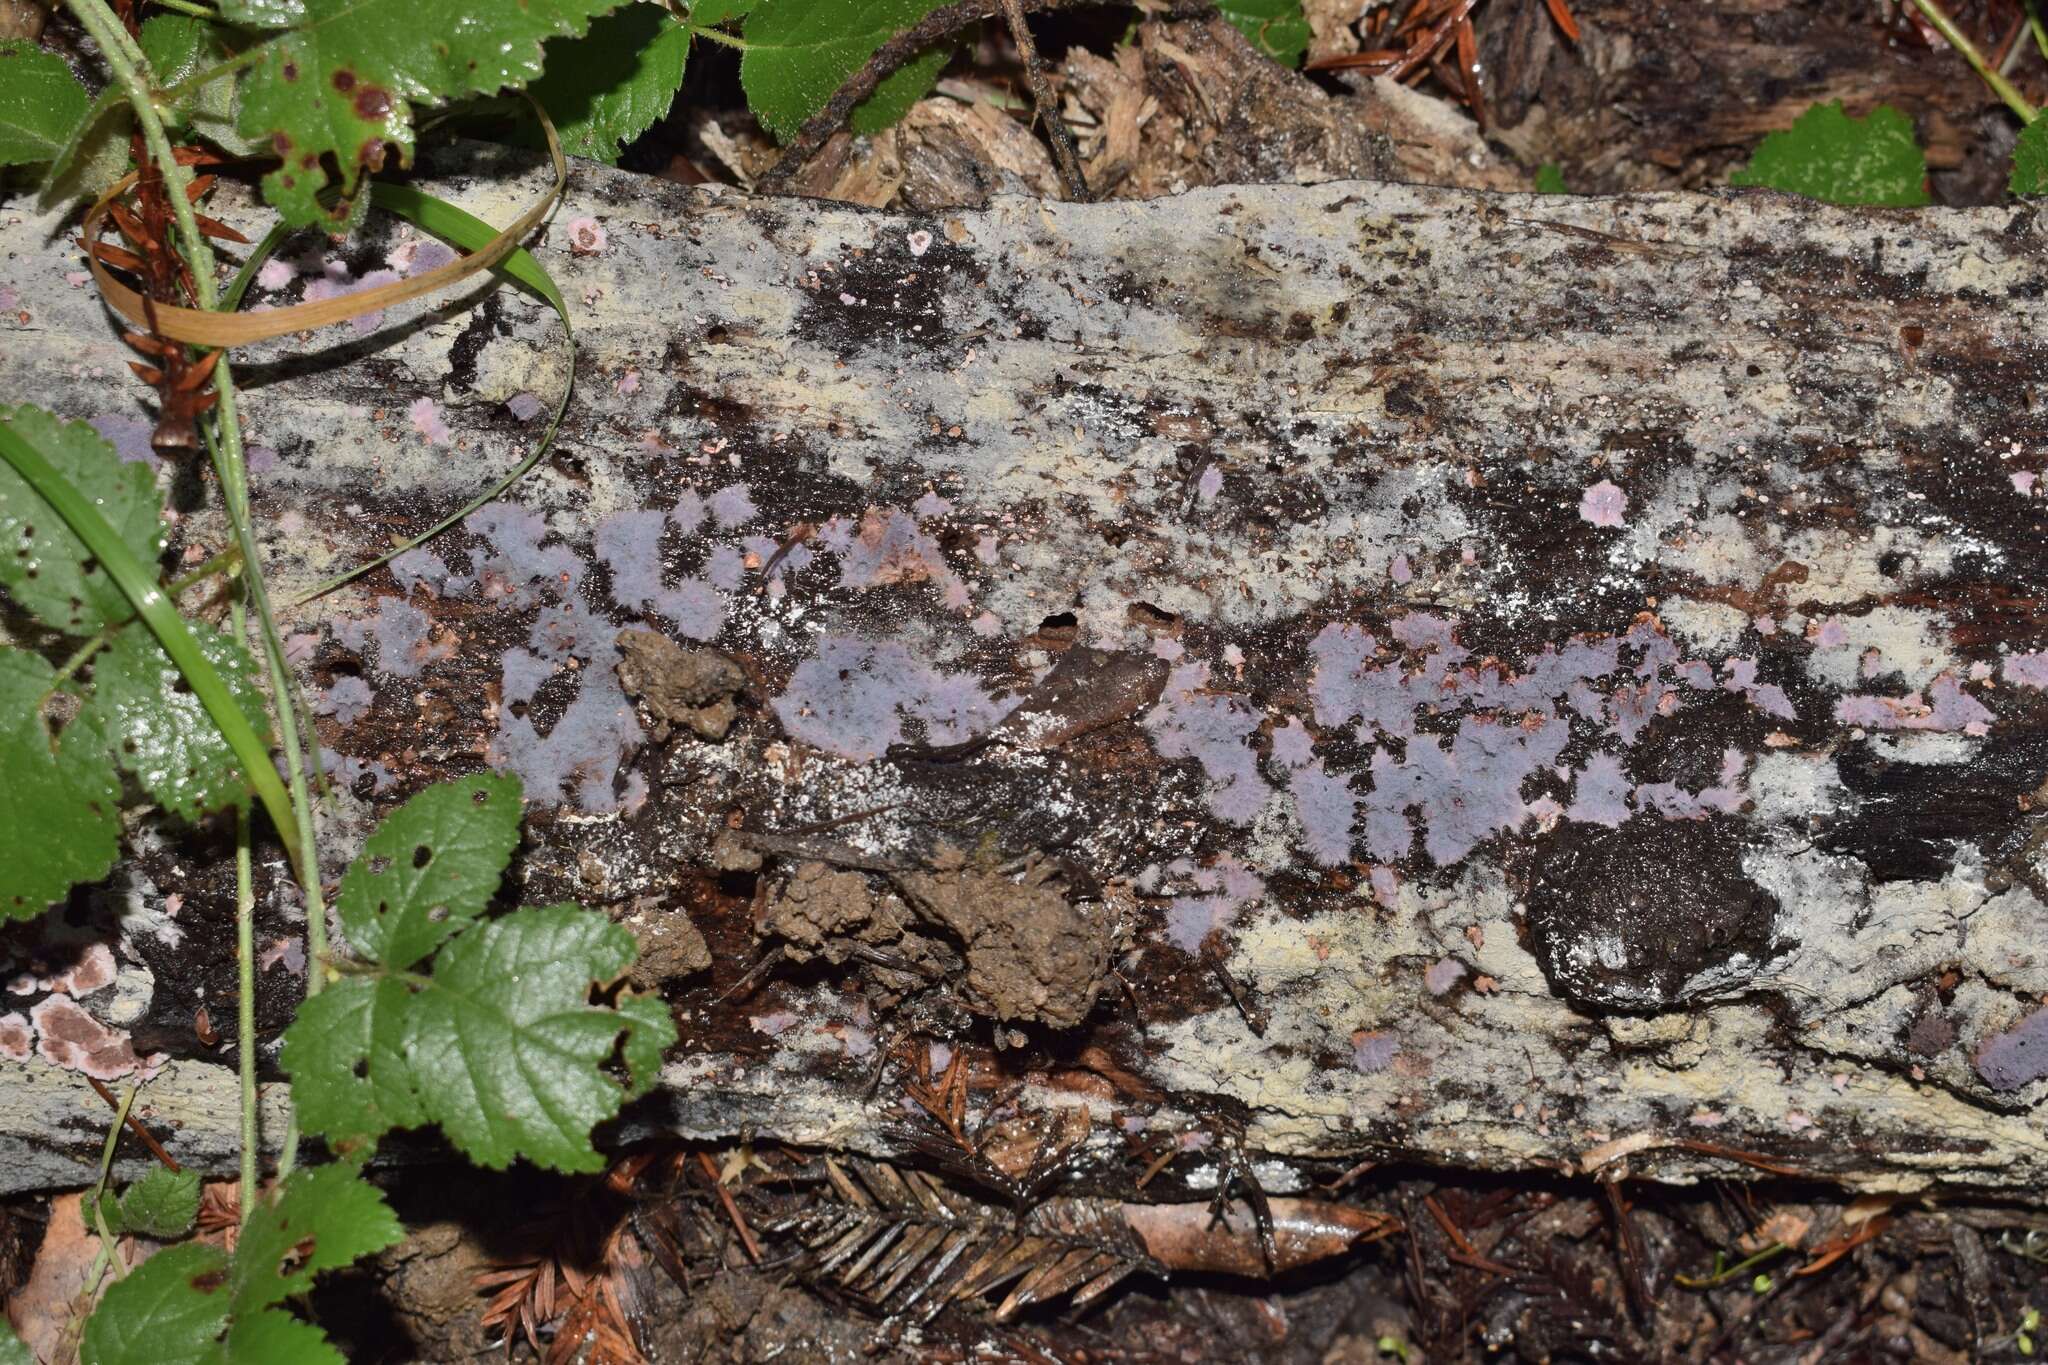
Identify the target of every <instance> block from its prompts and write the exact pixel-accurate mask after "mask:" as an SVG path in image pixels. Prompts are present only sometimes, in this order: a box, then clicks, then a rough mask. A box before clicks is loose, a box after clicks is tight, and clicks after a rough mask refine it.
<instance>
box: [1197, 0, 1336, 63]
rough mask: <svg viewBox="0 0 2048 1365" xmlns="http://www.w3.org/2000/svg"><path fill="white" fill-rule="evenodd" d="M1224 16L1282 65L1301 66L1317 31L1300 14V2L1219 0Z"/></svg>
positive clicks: (1255, 45)
mask: <svg viewBox="0 0 2048 1365" xmlns="http://www.w3.org/2000/svg"><path fill="white" fill-rule="evenodd" d="M1216 8H1217V10H1218V11H1219V12H1221V13H1222V15H1223V17H1224V18H1226V19H1228V20H1229V21H1230V22H1231V23H1233V24H1235V25H1237V31H1238V32H1240V33H1242V34H1243V35H1244V36H1245V37H1247V38H1249V39H1251V40H1252V46H1253V47H1256V48H1257V49H1258V50H1259V51H1261V52H1263V53H1265V54H1266V55H1267V56H1268V57H1271V58H1272V59H1273V60H1274V61H1276V62H1278V63H1280V65H1282V66H1299V65H1301V58H1302V54H1303V53H1305V52H1307V51H1308V43H1309V39H1311V38H1313V37H1314V36H1315V30H1314V29H1311V28H1310V27H1309V24H1308V17H1307V16H1306V15H1304V14H1303V13H1302V12H1301V0H1219V3H1218V4H1217V6H1216Z"/></svg>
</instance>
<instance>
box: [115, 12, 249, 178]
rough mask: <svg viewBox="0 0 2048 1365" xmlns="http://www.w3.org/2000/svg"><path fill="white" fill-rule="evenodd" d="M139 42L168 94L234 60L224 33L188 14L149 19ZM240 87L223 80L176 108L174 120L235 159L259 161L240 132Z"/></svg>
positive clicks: (210, 83) (226, 77) (225, 77)
mask: <svg viewBox="0 0 2048 1365" xmlns="http://www.w3.org/2000/svg"><path fill="white" fill-rule="evenodd" d="M136 41H137V42H138V43H140V44H141V46H142V55H143V56H145V57H147V58H148V59H149V73H150V75H151V76H152V77H153V78H154V79H155V82H156V85H157V88H158V89H160V90H168V89H170V88H171V87H172V86H175V85H179V84H182V83H183V82H184V81H185V80H186V79H187V78H189V77H192V76H196V75H198V74H199V73H200V72H202V71H205V70H207V69H209V68H211V67H214V66H217V65H219V64H220V63H221V62H222V61H223V60H224V59H226V57H227V56H228V55H229V54H228V50H227V46H226V44H224V43H223V42H222V41H221V29H220V28H219V26H217V25H215V24H209V23H207V22H205V21H204V20H201V19H194V18H190V17H189V16H186V15H183V14H158V15H153V16H151V17H150V18H148V19H145V20H144V21H143V23H142V32H141V33H140V34H139V35H137V38H136ZM237 90H238V87H237V86H236V84H235V80H234V77H233V76H232V75H223V76H220V77H217V78H216V79H214V80H211V81H208V82H207V83H206V84H205V85H202V86H200V87H199V88H198V89H197V90H194V91H191V92H190V93H188V94H186V95H185V96H184V97H182V98H181V99H179V100H178V101H177V103H176V104H174V105H172V106H171V108H170V110H169V113H170V115H171V118H170V119H169V120H168V121H169V122H171V123H172V124H173V125H174V126H178V127H187V128H190V129H191V130H192V131H193V132H195V133H197V134H199V135H200V136H201V137H203V138H205V139H206V140H207V141H209V142H211V143H213V144H214V145H215V146H217V147H219V148H221V149H222V150H223V151H226V152H229V153H231V154H232V155H235V156H251V155H254V154H255V152H256V150H257V148H256V145H255V144H254V143H252V142H250V141H249V140H248V139H246V138H244V137H243V136H242V135H241V133H240V132H239V131H237V130H236V128H235V117H236V112H237V109H236V106H237V104H238V103H239V100H238V98H237Z"/></svg>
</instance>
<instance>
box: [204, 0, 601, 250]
mask: <svg viewBox="0 0 2048 1365" xmlns="http://www.w3.org/2000/svg"><path fill="white" fill-rule="evenodd" d="M617 4H618V0H523V3H520V4H477V3H474V2H473V0H290V2H289V3H286V2H285V0H223V3H222V5H221V14H222V16H223V17H224V18H226V19H227V20H228V21H229V22H231V23H237V24H244V25H248V26H250V27H255V28H271V29H279V28H281V29H283V30H284V31H283V32H281V33H278V34H276V35H274V36H273V37H271V38H269V39H267V40H266V41H265V43H264V45H263V51H262V54H261V56H260V57H259V58H258V60H257V62H256V65H255V67H254V69H253V70H251V72H250V73H249V77H248V81H247V84H246V85H245V87H244V90H243V94H242V116H241V131H242V134H243V136H245V137H247V138H249V139H250V140H251V141H252V142H260V143H262V144H264V145H265V146H266V147H267V148H269V149H271V150H273V151H275V153H276V154H277V155H278V156H279V157H281V158H282V159H283V162H284V164H283V165H282V166H280V167H279V168H278V169H276V170H274V171H272V172H271V173H270V174H268V175H266V176H265V177H264V178H263V192H264V195H265V197H266V198H268V199H269V201H270V202H271V203H272V204H273V205H275V206H276V207H277V208H278V210H279V211H280V212H282V213H283V214H284V215H285V217H286V218H287V219H288V220H290V221H291V222H292V223H294V224H299V225H306V224H312V223H316V222H322V221H325V222H329V223H331V222H334V221H337V220H339V219H341V218H343V217H345V216H346V214H347V212H348V207H349V204H350V202H351V201H352V199H353V197H354V195H355V191H356V186H357V182H358V181H359V180H360V178H361V176H362V173H363V172H364V170H366V169H367V170H371V171H375V170H379V169H381V168H382V167H383V164H384V159H385V154H386V148H387V146H389V147H395V148H396V149H397V151H398V160H399V164H400V165H410V164H411V162H412V150H413V126H412V105H413V103H414V102H415V101H422V100H431V99H436V98H439V97H441V96H445V95H470V94H488V93H490V92H492V91H494V90H499V89H502V88H504V87H505V86H508V85H524V84H525V83H526V82H527V81H530V80H533V79H534V78H536V77H538V76H539V75H540V74H541V66H542V52H541V42H542V40H543V39H547V38H555V37H562V36H566V35H571V34H580V33H582V32H583V31H584V30H585V28H587V27H588V25H589V23H590V20H591V18H592V17H593V16H595V15H599V14H603V13H606V12H608V11H610V10H612V9H613V8H615V7H616V6H617ZM324 156H332V157H334V158H335V162H336V164H337V165H338V166H339V168H340V172H341V176H340V179H341V190H342V199H341V201H339V202H337V203H336V204H334V205H332V206H323V205H322V204H321V203H320V202H319V199H318V197H317V196H318V195H319V192H320V190H321V188H322V187H324V186H325V185H326V184H327V181H328V173H327V170H326V169H325V167H324V166H323V164H322V161H321V158H322V157H324Z"/></svg>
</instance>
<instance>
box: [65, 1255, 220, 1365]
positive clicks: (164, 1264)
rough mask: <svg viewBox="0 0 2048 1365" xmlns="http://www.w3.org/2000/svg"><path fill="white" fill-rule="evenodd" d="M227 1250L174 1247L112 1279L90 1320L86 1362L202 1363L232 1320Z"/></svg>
mask: <svg viewBox="0 0 2048 1365" xmlns="http://www.w3.org/2000/svg"><path fill="white" fill-rule="evenodd" d="M227 1263H228V1258H227V1256H226V1255H225V1254H224V1253H223V1252H221V1251H219V1250H217V1249H216V1248H214V1247H210V1246H206V1245H204V1244H203V1243H199V1242H188V1243H186V1244H185V1245H184V1246H175V1247H169V1248H167V1249H165V1250H163V1251H160V1252H158V1253H157V1254H156V1255H154V1256H152V1257H150V1258H149V1259H148V1260H146V1261H144V1262H143V1263H142V1264H141V1265H140V1266H137V1267H136V1268H135V1269H134V1270H131V1271H129V1272H128V1275H127V1278H125V1279H121V1280H116V1281H115V1282H114V1283H113V1284H110V1285H108V1286H107V1292H106V1294H105V1296H104V1297H102V1298H101V1299H100V1303H99V1307H97V1308H95V1309H93V1312H92V1316H91V1317H89V1318H87V1319H86V1320H85V1335H84V1338H83V1339H82V1340H81V1342H80V1343H79V1351H78V1358H79V1361H80V1362H81V1365H199V1363H200V1362H201V1361H204V1360H207V1359H208V1358H209V1357H211V1356H212V1355H213V1353H214V1347H215V1344H216V1341H217V1339H218V1338H219V1336H220V1334H221V1332H222V1330H223V1329H225V1328H226V1327H227V1323H228V1306H229V1296H228V1277H227V1273H226V1271H227Z"/></svg>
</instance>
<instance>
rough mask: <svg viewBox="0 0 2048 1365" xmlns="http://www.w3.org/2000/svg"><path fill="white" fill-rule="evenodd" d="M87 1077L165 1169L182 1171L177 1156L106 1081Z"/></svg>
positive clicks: (87, 1082) (96, 1091)
mask: <svg viewBox="0 0 2048 1365" xmlns="http://www.w3.org/2000/svg"><path fill="white" fill-rule="evenodd" d="M85 1079H86V1084H88V1085H90V1086H91V1087H92V1088H93V1091H94V1093H96V1094H97V1095H98V1096H99V1097H100V1098H101V1099H103V1100H105V1101H106V1102H107V1104H108V1106H109V1107H110V1108H112V1109H113V1111H114V1113H115V1114H116V1115H118V1116H119V1117H120V1118H121V1119H122V1120H124V1121H125V1122H126V1123H127V1125H128V1131H129V1132H131V1133H133V1134H135V1136H136V1137H138V1138H140V1139H141V1140H142V1145H143V1146H145V1147H147V1148H149V1154H150V1155H151V1156H153V1157H155V1158H156V1159H157V1160H158V1161H159V1162H160V1163H162V1165H163V1168H164V1169H165V1170H167V1171H174V1172H175V1171H182V1170H184V1169H185V1168H184V1167H183V1166H180V1165H179V1164H178V1162H177V1159H176V1158H175V1157H173V1156H172V1155H171V1154H170V1153H169V1152H167V1151H165V1150H164V1145H163V1144H162V1143H161V1142H158V1141H157V1140H156V1137H155V1136H154V1135H153V1134H152V1133H151V1132H150V1131H149V1129H147V1128H145V1127H144V1126H143V1124H142V1120H141V1119H139V1118H136V1117H135V1115H133V1114H131V1113H129V1112H128V1107H127V1106H126V1105H125V1104H123V1103H122V1102H121V1100H120V1099H119V1098H118V1097H116V1096H115V1094H114V1092H113V1091H111V1090H109V1089H107V1087H106V1084H105V1082H103V1081H99V1080H95V1079H94V1078H93V1077H91V1076H87V1077H86V1078H85ZM129 1098H130V1099H131V1100H132V1099H133V1098H134V1096H133V1095H131V1096H129Z"/></svg>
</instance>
